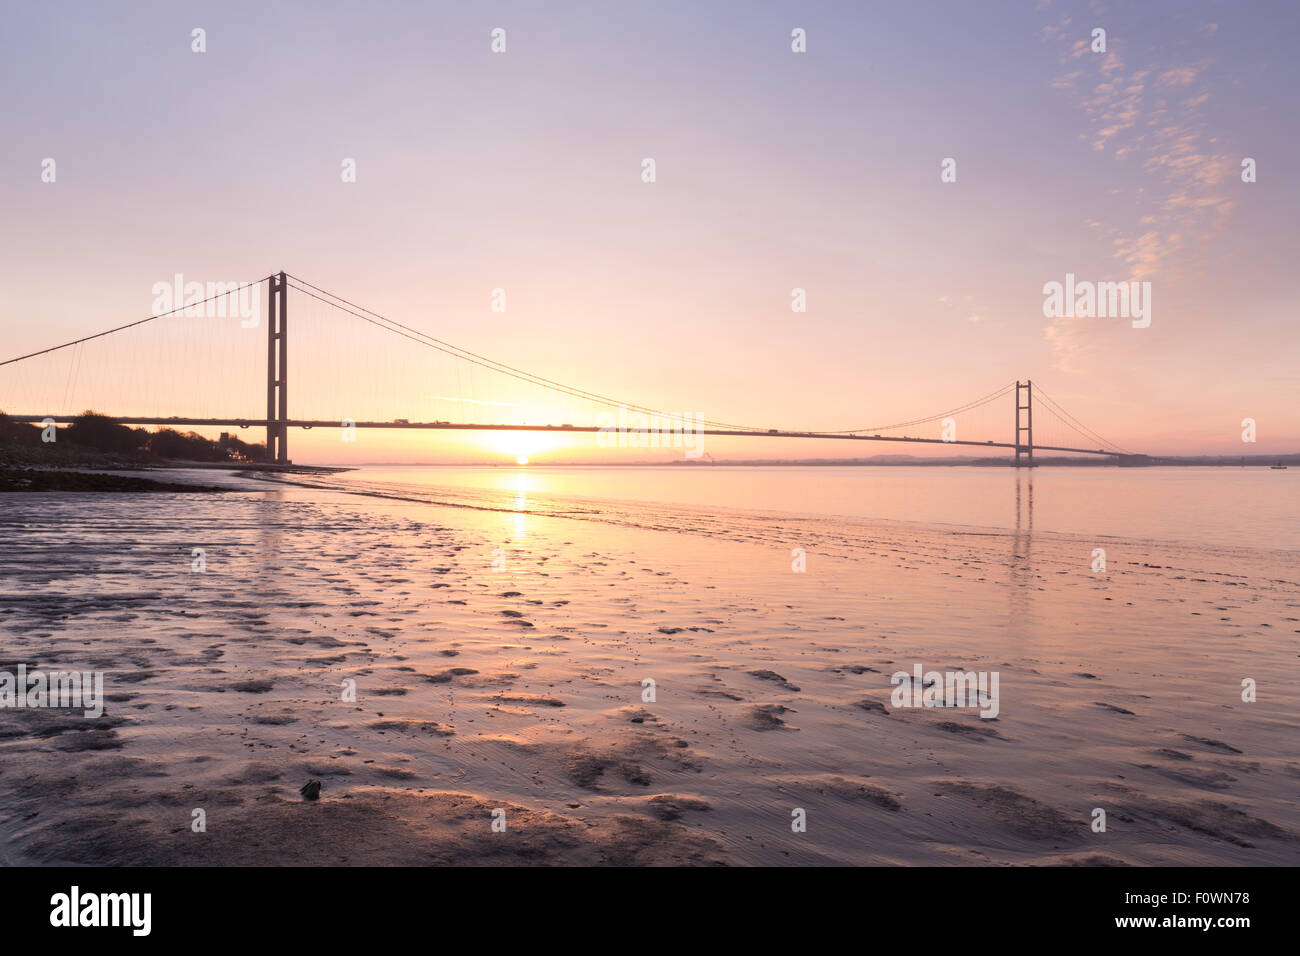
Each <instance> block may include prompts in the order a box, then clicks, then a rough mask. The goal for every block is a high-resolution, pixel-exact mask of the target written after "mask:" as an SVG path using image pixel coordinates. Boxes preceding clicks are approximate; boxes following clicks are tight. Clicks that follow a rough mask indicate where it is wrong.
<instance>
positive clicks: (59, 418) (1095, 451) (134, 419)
mask: <svg viewBox="0 0 1300 956" xmlns="http://www.w3.org/2000/svg"><path fill="white" fill-rule="evenodd" d="M6 417H7V418H9V419H10V420H11V421H15V422H31V423H33V424H40V423H42V422H44V421H45V420H46V419H50V420H52V421H53V422H54V423H55V424H70V423H72V422H73V421H75V420H76V419H78V418H80V417H81V416H80V415H8V416H6ZM104 417H105V418H108V419H110V420H111V421H114V422H116V423H117V424H119V425H168V426H172V427H174V426H177V425H198V426H203V427H209V428H266V427H268V426H278V425H285V426H287V427H288V428H342V427H343V423H342V422H333V421H314V420H297V419H290V420H288V421H285V422H280V421H278V420H274V419H273V420H271V421H267V420H266V419H265V418H151V417H148V416H121V415H106V416H104ZM352 427H354V428H392V429H406V428H423V429H448V430H453V431H485V432H488V431H495V432H572V433H577V432H602V431H611V432H613V431H622V432H623V433H624V434H647V435H650V434H653V435H659V436H661V437H662V436H671V435H673V434H674V433H673V432H670V431H667V430H665V429H660V428H622V429H618V428H608V427H602V426H599V425H488V424H459V423H455V422H403V421H394V422H353V423H352ZM692 434H695V435H710V436H721V437H729V438H820V439H824V440H831V439H840V440H846V441H893V442H912V443H918V444H928V445H970V446H973V447H976V448H1010V449H1012V450H1013V451H1014V450H1015V448H1016V445H1015V443H1013V442H997V441H956V440H953V441H945V440H944V439H942V438H910V437H908V436H906V435H858V434H827V433H826V432H790V431H781V430H780V429H776V428H771V429H768V430H767V431H757V430H754V431H747V430H744V429H730V430H729V429H719V428H701V429H697V430H694V431H692ZM1023 447H1027V446H1023ZM1033 448H1034V451H1035V452H1044V451H1062V452H1073V453H1075V454H1080V455H1106V456H1109V457H1111V458H1116V459H1121V458H1133V457H1137V458H1141V457H1144V456H1141V455H1137V456H1133V455H1125V454H1123V453H1122V452H1117V451H1106V450H1104V449H1101V448H1061V447H1059V446H1056V445H1034V446H1033Z"/></svg>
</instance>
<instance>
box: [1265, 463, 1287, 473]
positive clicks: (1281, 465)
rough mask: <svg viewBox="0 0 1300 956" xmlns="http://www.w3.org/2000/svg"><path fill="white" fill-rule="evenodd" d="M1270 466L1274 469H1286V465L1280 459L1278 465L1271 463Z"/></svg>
mask: <svg viewBox="0 0 1300 956" xmlns="http://www.w3.org/2000/svg"><path fill="white" fill-rule="evenodd" d="M1268 467H1269V469H1270V470H1272V471H1286V465H1284V464H1282V463H1281V462H1280V461H1279V462H1278V463H1277V464H1276V465H1269V466H1268Z"/></svg>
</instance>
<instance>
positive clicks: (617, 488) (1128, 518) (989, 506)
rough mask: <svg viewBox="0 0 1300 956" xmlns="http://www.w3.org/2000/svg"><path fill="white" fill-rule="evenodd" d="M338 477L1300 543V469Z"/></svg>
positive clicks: (1274, 545) (531, 493) (523, 471)
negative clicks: (1298, 507) (1299, 513)
mask: <svg viewBox="0 0 1300 956" xmlns="http://www.w3.org/2000/svg"><path fill="white" fill-rule="evenodd" d="M341 480H342V481H344V482H375V481H378V482H395V483H400V484H414V485H420V486H423V487H445V488H457V489H473V490H476V491H482V492H486V493H500V494H502V495H503V496H509V497H510V498H511V499H512V500H514V501H516V502H518V501H520V500H526V499H527V498H538V499H540V498H547V499H563V498H581V499H587V500H602V499H604V500H613V501H643V502H653V503H656V504H669V505H680V506H683V507H686V508H703V509H737V510H741V511H745V512H756V511H757V512H784V513H798V514H818V515H847V516H853V517H865V518H884V519H892V520H903V521H919V522H926V523H937V524H956V525H972V526H978V527H986V528H1008V529H1014V528H1019V529H1021V530H1035V531H1056V532H1068V533H1076V534H1086V535H1106V536H1116V537H1123V538H1135V539H1151V540H1161V541H1188V542H1201V543H1208V544H1216V545H1223V546H1229V547H1255V548H1267V549H1280V550H1288V551H1295V550H1300V518H1298V517H1297V503H1298V502H1300V497H1298V494H1297V493H1298V492H1300V469H1290V470H1286V471H1273V470H1270V469H1268V468H1133V469H1117V468H1094V469H1088V468H1041V469H1035V470H1033V471H1029V470H1021V471H1016V470H1015V469H1011V468H968V467H967V468H921V467H918V468H907V467H877V468H872V467H843V468H837V467H809V468H799V467H767V468H763V467H728V466H723V465H719V466H692V467H689V468H687V467H674V466H664V467H649V468H619V467H586V468H559V467H537V466H530V467H511V468H461V467H428V466H368V467H363V468H360V469H358V470H357V471H354V472H349V473H347V474H345V475H343V476H341Z"/></svg>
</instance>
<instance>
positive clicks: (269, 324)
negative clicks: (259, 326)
mask: <svg viewBox="0 0 1300 956" xmlns="http://www.w3.org/2000/svg"><path fill="white" fill-rule="evenodd" d="M266 283H267V290H268V291H267V296H266V460H267V461H273V462H276V463H277V464H280V465H287V464H289V427H288V425H287V424H286V422H288V420H289V353H288V349H289V338H288V323H289V286H288V283H287V282H286V281H285V275H284V273H283V272H281V273H280V274H279V275H278V276H271V277H270V278H268V279H267V280H266ZM277 403H278V407H277Z"/></svg>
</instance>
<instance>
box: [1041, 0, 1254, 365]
mask: <svg viewBox="0 0 1300 956" xmlns="http://www.w3.org/2000/svg"><path fill="white" fill-rule="evenodd" d="M1091 13H1092V16H1093V18H1094V19H1095V20H1096V22H1097V24H1098V25H1101V24H1102V23H1104V22H1105V21H1107V20H1110V21H1111V22H1112V23H1114V22H1115V20H1116V19H1117V18H1115V17H1109V16H1107V15H1106V14H1105V13H1104V12H1103V11H1102V10H1101V9H1100V7H1099V5H1093V8H1092V10H1091ZM1092 22H1093V21H1092V20H1090V21H1089V24H1088V25H1087V26H1086V28H1085V26H1084V25H1078V26H1076V25H1075V23H1074V21H1073V19H1072V18H1071V17H1070V16H1068V15H1060V16H1058V17H1057V18H1056V21H1055V22H1054V23H1053V24H1050V25H1049V26H1048V27H1045V28H1044V29H1043V31H1042V36H1043V38H1044V41H1045V42H1048V43H1050V44H1053V45H1055V46H1056V47H1058V60H1059V62H1060V64H1061V68H1062V72H1061V73H1060V74H1059V75H1057V76H1055V77H1053V78H1052V79H1051V80H1050V81H1049V82H1050V85H1051V86H1052V87H1053V88H1055V89H1058V90H1061V91H1062V92H1063V93H1064V94H1065V95H1067V96H1068V97H1070V98H1071V100H1072V102H1073V107H1074V108H1075V109H1077V110H1078V111H1079V112H1080V113H1081V114H1082V116H1083V118H1084V124H1083V126H1082V128H1081V130H1080V137H1081V139H1083V141H1084V142H1086V143H1088V144H1089V145H1090V146H1091V147H1092V149H1093V150H1095V151H1097V152H1100V153H1108V154H1110V155H1111V156H1112V157H1113V158H1114V159H1115V160H1116V161H1117V162H1120V163H1128V164H1136V165H1137V166H1138V167H1139V168H1140V169H1141V170H1142V172H1143V173H1144V174H1145V175H1144V176H1142V177H1136V178H1135V177H1132V176H1130V177H1128V180H1129V182H1130V183H1133V184H1132V185H1130V186H1127V187H1122V188H1127V189H1128V190H1129V192H1130V193H1131V197H1132V206H1131V208H1132V210H1133V212H1132V214H1131V216H1129V217H1128V218H1127V220H1126V221H1123V222H1120V221H1112V222H1100V221H1095V220H1094V221H1092V222H1090V223H1088V224H1089V225H1090V226H1091V227H1092V228H1094V229H1096V230H1097V232H1098V234H1099V236H1100V237H1101V238H1102V239H1103V241H1105V242H1106V243H1107V244H1108V245H1109V248H1110V252H1111V255H1112V256H1113V257H1114V258H1115V259H1116V260H1118V261H1119V262H1120V263H1122V264H1123V266H1124V269H1125V271H1126V273H1127V275H1126V276H1118V275H1117V276H1113V277H1104V278H1114V279H1123V278H1127V279H1128V280H1130V281H1160V282H1161V283H1166V284H1167V283H1169V282H1171V281H1177V280H1178V279H1179V277H1181V276H1183V275H1185V274H1187V273H1188V272H1190V271H1192V270H1194V269H1195V267H1196V265H1197V263H1198V260H1199V258H1200V257H1201V256H1202V255H1203V254H1204V252H1205V251H1206V248H1207V246H1208V244H1209V243H1210V242H1211V241H1212V240H1213V239H1214V238H1215V237H1216V236H1217V235H1219V234H1220V232H1222V230H1223V228H1224V225H1225V223H1226V221H1227V219H1228V217H1229V216H1230V215H1231V213H1232V210H1233V202H1232V200H1231V198H1230V194H1229V192H1228V189H1227V186H1228V184H1229V183H1230V182H1231V181H1232V177H1233V174H1234V173H1235V171H1236V169H1237V168H1238V164H1239V162H1240V157H1237V156H1233V155H1229V154H1228V153H1227V152H1226V151H1225V149H1224V144H1223V142H1222V139H1221V137H1218V136H1216V135H1213V134H1212V133H1211V132H1210V131H1209V129H1208V125H1207V121H1206V118H1205V115H1204V111H1203V107H1204V106H1205V104H1206V103H1207V102H1209V100H1210V96H1211V80H1210V74H1211V73H1212V68H1213V65H1214V60H1213V59H1212V58H1210V57H1206V56H1198V57H1196V58H1191V57H1189V56H1188V47H1189V46H1197V45H1199V44H1201V43H1203V42H1204V41H1202V40H1198V41H1197V42H1196V43H1193V44H1188V43H1186V42H1175V41H1185V40H1186V38H1185V37H1174V36H1171V37H1170V42H1169V44H1168V47H1169V48H1168V49H1162V48H1159V47H1158V46H1157V47H1154V48H1151V49H1149V50H1145V51H1143V52H1142V53H1140V54H1139V53H1138V52H1137V51H1136V50H1134V49H1133V48H1132V46H1131V45H1130V40H1129V38H1128V37H1126V36H1124V35H1123V34H1122V33H1121V32H1120V31H1118V30H1111V31H1109V33H1108V36H1107V51H1106V52H1105V53H1096V52H1093V50H1092V47H1091V35H1092ZM1216 29H1217V27H1216V26H1215V25H1214V24H1204V23H1203V24H1199V25H1198V26H1197V33H1198V34H1200V36H1201V37H1209V36H1213V34H1214V32H1215V31H1216ZM1135 64H1136V65H1135ZM1117 182H1123V180H1122V179H1121V178H1120V177H1118V176H1117ZM1104 334H1105V333H1104V332H1102V331H1100V330H1099V328H1098V326H1097V324H1096V323H1089V322H1087V321H1083V322H1081V321H1080V320H1078V319H1069V318H1061V319H1056V320H1054V322H1053V323H1052V325H1050V326H1049V327H1048V328H1047V329H1046V335H1047V339H1048V341H1049V342H1051V343H1052V346H1053V349H1054V351H1055V352H1056V355H1057V360H1058V364H1060V365H1062V366H1063V367H1069V366H1071V365H1073V364H1074V363H1073V362H1072V361H1071V359H1077V358H1078V357H1079V356H1080V355H1081V354H1082V353H1083V352H1086V351H1088V350H1090V349H1091V348H1092V347H1093V346H1095V345H1096V344H1099V342H1098V339H1097V338H1096V336H1098V335H1104Z"/></svg>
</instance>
